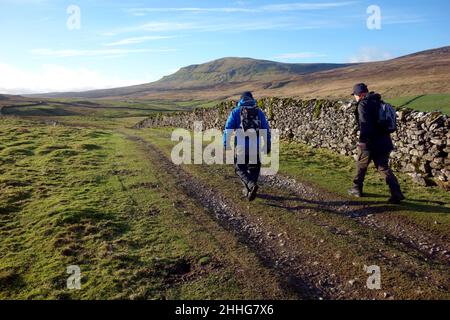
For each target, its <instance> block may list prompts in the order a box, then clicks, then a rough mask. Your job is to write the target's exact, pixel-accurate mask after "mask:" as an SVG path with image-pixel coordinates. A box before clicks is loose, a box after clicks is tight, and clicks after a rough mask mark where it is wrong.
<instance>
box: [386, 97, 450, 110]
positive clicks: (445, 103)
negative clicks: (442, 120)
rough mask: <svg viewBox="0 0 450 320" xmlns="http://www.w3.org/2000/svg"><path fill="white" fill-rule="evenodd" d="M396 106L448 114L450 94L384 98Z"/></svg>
mask: <svg viewBox="0 0 450 320" xmlns="http://www.w3.org/2000/svg"><path fill="white" fill-rule="evenodd" d="M386 101H387V102H389V103H391V104H392V105H394V106H396V107H407V108H411V109H415V110H418V111H427V112H430V111H440V112H442V113H444V114H447V115H450V94H427V95H420V96H408V97H399V98H392V99H386Z"/></svg>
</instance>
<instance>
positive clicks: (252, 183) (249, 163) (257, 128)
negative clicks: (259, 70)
mask: <svg viewBox="0 0 450 320" xmlns="http://www.w3.org/2000/svg"><path fill="white" fill-rule="evenodd" d="M233 131H237V133H236V135H237V137H236V138H235V161H234V162H235V171H236V174H237V175H238V176H239V177H240V179H241V181H242V184H243V185H244V190H243V194H244V196H246V197H247V198H248V200H249V201H253V200H255V198H256V193H257V191H258V184H257V183H258V178H259V174H260V171H261V160H260V151H262V150H260V138H261V137H262V136H263V137H266V138H267V140H266V153H267V154H269V153H270V151H271V150H270V145H271V141H270V127H269V123H268V122H267V119H266V116H265V114H264V112H263V111H262V110H261V109H259V108H258V104H257V102H256V100H255V99H254V98H253V95H252V93H251V92H244V93H243V94H242V96H241V99H240V100H239V103H238V105H237V107H236V108H235V109H233V111H232V112H231V114H230V116H229V117H228V120H227V123H226V124H225V130H224V147H225V149H226V150H229V148H230V142H229V141H228V139H230V134H231V133H232V132H233ZM251 133H256V134H255V135H254V136H255V139H252V138H251V137H249V135H250V136H251ZM242 136H244V138H243V139H240V138H239V137H242ZM238 150H243V152H244V153H245V154H244V156H242V157H241V155H239V154H238V153H239V151H238ZM252 150H255V151H256V156H255V157H253V156H252ZM254 158H256V159H254Z"/></svg>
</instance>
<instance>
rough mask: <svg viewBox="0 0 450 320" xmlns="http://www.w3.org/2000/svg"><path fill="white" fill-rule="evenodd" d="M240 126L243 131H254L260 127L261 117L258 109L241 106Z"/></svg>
mask: <svg viewBox="0 0 450 320" xmlns="http://www.w3.org/2000/svg"><path fill="white" fill-rule="evenodd" d="M241 128H242V129H243V130H244V132H245V131H247V130H250V129H254V130H255V131H256V132H258V131H259V129H261V119H260V117H259V109H258V108H257V107H254V108H246V107H241Z"/></svg>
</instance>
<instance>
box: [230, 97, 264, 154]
mask: <svg viewBox="0 0 450 320" xmlns="http://www.w3.org/2000/svg"><path fill="white" fill-rule="evenodd" d="M241 108H257V106H256V101H255V100H253V101H248V100H247V101H244V100H240V101H239V103H238V105H237V107H236V108H234V109H233V111H232V112H231V114H230V116H229V117H228V120H227V122H226V124H225V129H224V134H223V145H224V148H225V149H228V148H229V146H227V141H228V137H227V134H228V132H227V131H228V130H238V129H242V128H241ZM258 112H259V119H260V120H261V128H260V129H265V130H267V147H268V152H270V149H271V148H270V146H271V135H270V127H269V122H268V121H267V119H266V115H265V114H264V112H263V111H262V110H261V109H258ZM259 140H260V137H259V136H258V139H257V144H258V145H257V148H258V150H259V145H260V144H259V143H260V141H259ZM246 142H247V143H248V141H246ZM235 143H236V139H235ZM247 143H246V145H245V149H246V152H248V150H249V145H247Z"/></svg>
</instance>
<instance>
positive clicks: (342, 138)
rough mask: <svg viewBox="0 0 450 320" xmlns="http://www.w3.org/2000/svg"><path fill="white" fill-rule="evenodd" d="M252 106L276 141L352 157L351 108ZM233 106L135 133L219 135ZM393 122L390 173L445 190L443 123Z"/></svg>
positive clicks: (446, 135) (151, 123) (155, 120)
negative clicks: (166, 129) (198, 126)
mask: <svg viewBox="0 0 450 320" xmlns="http://www.w3.org/2000/svg"><path fill="white" fill-rule="evenodd" d="M258 104H259V106H260V108H261V109H262V110H264V111H265V112H266V115H267V117H268V120H269V123H270V125H271V127H272V128H277V129H279V130H280V133H281V137H282V138H285V139H290V140H294V141H298V142H301V143H304V144H307V145H309V146H312V147H321V148H327V149H330V150H332V151H334V152H336V153H339V154H342V155H347V156H355V155H356V153H357V149H356V144H357V137H358V128H357V123H356V120H355V116H354V111H355V108H356V107H355V106H354V105H352V104H351V103H348V102H342V101H328V100H308V101H303V100H296V99H290V98H285V99H281V98H265V99H262V100H259V101H258ZM234 105H235V102H234V101H226V102H222V103H220V104H219V105H218V106H216V107H214V108H208V109H196V110H194V111H192V112H177V113H172V114H157V115H154V116H152V117H150V118H148V119H146V120H144V121H142V122H140V123H139V124H138V125H137V127H138V128H144V127H156V126H170V127H180V128H186V129H192V127H193V123H194V121H202V122H203V128H204V129H211V128H218V129H223V126H224V124H225V121H226V119H227V117H228V115H229V113H230V111H231V110H232V108H233V106H234ZM398 117H399V118H398V127H399V128H398V132H397V133H395V134H393V135H392V138H393V140H394V143H395V146H396V150H395V151H394V152H393V154H392V165H393V166H394V168H396V169H397V170H399V171H402V172H405V173H407V174H409V175H410V176H411V177H412V179H413V180H414V181H415V182H416V183H419V184H422V185H432V184H438V185H439V186H441V187H443V188H445V189H447V190H450V157H449V154H450V132H449V129H450V119H449V117H448V116H446V115H444V114H441V113H438V112H430V113H426V112H418V111H413V110H408V109H402V110H399V111H398Z"/></svg>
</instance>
